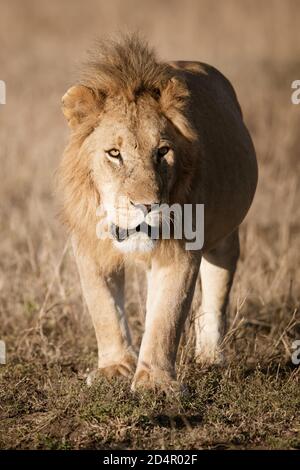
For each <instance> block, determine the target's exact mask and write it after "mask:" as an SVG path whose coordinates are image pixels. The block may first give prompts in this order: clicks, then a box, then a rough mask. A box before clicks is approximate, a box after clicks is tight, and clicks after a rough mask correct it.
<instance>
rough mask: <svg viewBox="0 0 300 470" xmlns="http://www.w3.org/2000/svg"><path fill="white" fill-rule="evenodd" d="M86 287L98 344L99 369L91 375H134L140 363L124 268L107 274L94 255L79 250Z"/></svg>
mask: <svg viewBox="0 0 300 470" xmlns="http://www.w3.org/2000/svg"><path fill="white" fill-rule="evenodd" d="M74 251H75V256H76V261H77V266H78V270H79V274H80V280H81V285H82V291H83V295H84V298H85V301H86V303H87V306H88V310H89V312H90V315H91V317H92V321H93V324H94V328H95V333H96V338H97V344H98V370H96V371H93V372H92V373H91V374H90V375H89V377H88V380H87V382H88V384H89V385H90V384H91V382H92V381H93V379H94V378H95V377H96V376H97V375H98V374H102V375H105V376H107V377H109V378H111V377H113V376H130V375H132V374H133V373H134V370H135V366H136V355H135V353H134V351H133V349H132V346H131V340H130V335H129V330H128V326H127V323H126V319H125V313H124V270H123V269H121V270H118V271H113V272H111V273H109V274H106V275H103V274H101V273H100V270H99V268H98V266H97V264H96V263H95V262H94V261H93V260H92V259H90V258H88V257H86V256H83V255H80V254H78V253H76V250H74Z"/></svg>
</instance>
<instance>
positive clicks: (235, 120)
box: [59, 36, 257, 388]
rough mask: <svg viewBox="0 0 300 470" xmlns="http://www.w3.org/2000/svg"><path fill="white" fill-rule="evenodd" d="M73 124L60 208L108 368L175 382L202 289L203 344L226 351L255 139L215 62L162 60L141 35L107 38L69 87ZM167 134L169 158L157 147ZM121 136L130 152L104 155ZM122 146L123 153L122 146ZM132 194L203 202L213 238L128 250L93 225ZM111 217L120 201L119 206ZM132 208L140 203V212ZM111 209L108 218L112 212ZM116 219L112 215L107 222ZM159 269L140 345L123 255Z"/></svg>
mask: <svg viewBox="0 0 300 470" xmlns="http://www.w3.org/2000/svg"><path fill="white" fill-rule="evenodd" d="M63 112H64V115H65V117H66V119H67V121H68V123H69V126H70V128H71V138H70V142H69V144H68V146H67V148H66V150H65V153H64V156H63V159H62V163H61V166H60V169H59V186H60V189H61V192H62V197H63V211H62V212H63V219H64V222H65V224H66V226H67V228H68V230H69V232H70V234H71V236H72V241H73V247H74V253H75V257H76V259H77V264H78V269H79V273H80V278H81V284H82V288H83V293H84V296H85V299H86V302H87V304H88V308H89V311H90V313H91V316H92V319H93V322H94V326H95V331H96V336H97V341H98V350H99V360H98V368H99V372H100V373H103V374H105V375H109V376H110V375H113V374H119V375H129V374H130V373H131V371H132V368H133V366H132V364H135V363H136V361H137V368H136V372H135V376H134V380H133V388H137V387H138V386H140V385H142V386H153V385H156V384H162V383H163V384H168V385H169V386H172V387H173V386H174V383H175V382H174V381H175V378H176V373H175V360H176V352H177V348H178V343H179V339H180V334H181V332H182V329H183V325H184V321H185V319H186V317H187V314H188V312H189V309H190V306H191V303H192V300H193V296H194V291H195V290H196V293H195V297H194V300H197V298H198V297H199V287H198V285H199V282H197V278H198V277H199V276H198V275H199V268H200V263H201V258H203V260H202V263H201V282H202V290H203V292H202V305H201V307H200V309H199V310H198V313H197V314H196V318H195V327H196V330H195V331H196V346H195V354H196V356H197V360H198V361H199V362H201V363H214V362H219V361H220V359H221V343H222V337H223V336H222V335H223V334H224V330H225V328H224V323H225V310H226V305H227V302H228V296H229V292H230V288H231V284H232V280H233V275H234V272H235V268H236V263H237V260H238V256H239V241H238V227H239V225H240V223H241V222H242V220H243V218H244V217H245V215H246V213H247V211H248V209H249V207H250V205H251V202H252V199H253V196H254V192H255V188H256V182H257V166H256V158H255V151H254V148H253V144H252V141H251V138H250V136H249V133H248V131H247V129H246V127H245V125H244V123H243V117H242V113H241V109H240V106H239V103H238V101H237V98H236V95H235V92H234V90H233V88H232V86H231V84H230V82H229V81H228V80H227V79H226V78H225V77H224V76H223V75H222V74H221V73H220V72H218V71H217V70H216V69H214V68H213V67H211V66H208V65H206V64H202V63H198V62H174V63H161V62H158V61H157V59H156V57H155V55H154V53H153V52H152V51H151V50H149V48H148V47H147V45H146V44H145V43H144V42H143V41H141V40H140V39H138V38H137V37H136V36H128V37H125V38H123V39H122V40H120V41H117V42H113V41H112V42H110V41H107V42H104V43H101V44H99V45H98V47H97V48H96V49H95V51H94V52H93V54H92V55H91V57H90V59H89V60H88V61H87V63H86V65H85V67H84V69H83V72H82V78H81V80H80V82H79V84H77V85H76V86H74V87H71V88H70V90H68V92H67V93H66V94H65V95H64V97H63ZM165 142H167V145H168V148H169V147H170V148H169V149H168V153H167V154H166V157H165V158H164V161H163V165H161V164H158V163H157V161H156V157H155V155H156V152H157V148H158V147H159V146H160V145H166V144H165ZM115 147H118V148H120V151H121V154H122V155H123V157H124V159H123V158H122V160H115V159H110V158H109V157H108V156H107V151H108V150H109V149H111V148H115ZM121 154H120V155H121ZM117 196H125V197H126V204H127V207H128V208H131V211H133V212H134V211H135V210H137V209H132V205H133V206H134V208H135V207H137V206H138V205H139V204H141V203H142V204H149V203H154V202H157V201H158V200H160V201H164V202H167V203H168V204H169V205H172V204H173V203H178V204H180V205H181V206H182V205H183V204H194V205H195V204H204V205H205V225H204V245H203V247H202V249H197V250H196V251H186V249H185V240H174V239H172V238H171V240H158V242H157V243H156V245H153V249H152V251H151V252H147V253H146V251H144V252H143V251H134V252H131V253H127V252H126V253H125V252H122V249H121V245H120V246H119V247H118V246H117V245H116V243H113V242H112V240H110V239H107V240H99V239H98V238H97V235H96V225H97V222H98V219H97V214H96V211H97V207H98V206H99V204H100V203H101V204H102V205H104V206H106V207H109V205H110V204H111V201H112V199H113V198H116V197H117ZM114 209H115V211H114V213H113V214H114V215H113V217H115V214H117V213H118V211H119V212H120V207H118V206H116V207H115V208H114ZM134 213H135V212H134ZM105 220H106V219H105ZM105 223H107V224H109V223H110V222H109V221H108V219H107V221H106V222H105ZM127 261H143V262H144V264H145V266H146V267H147V268H149V269H150V271H149V282H148V296H147V307H146V323H145V333H144V336H143V339H142V344H141V348H140V352H139V355H138V356H137V354H136V352H135V351H133V349H132V346H131V342H130V336H129V335H128V334H127V326H126V324H125V316H124V295H123V288H124V285H123V277H122V270H123V266H124V264H125V263H126V262H127Z"/></svg>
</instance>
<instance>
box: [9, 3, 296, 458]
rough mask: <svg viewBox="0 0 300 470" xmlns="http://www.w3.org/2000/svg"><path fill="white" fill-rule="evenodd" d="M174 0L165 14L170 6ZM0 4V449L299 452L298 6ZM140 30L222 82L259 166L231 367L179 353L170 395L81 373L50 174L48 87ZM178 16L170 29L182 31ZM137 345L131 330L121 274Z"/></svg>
mask: <svg viewBox="0 0 300 470" xmlns="http://www.w3.org/2000/svg"><path fill="white" fill-rule="evenodd" d="M169 5H170V6H171V13H170V10H169ZM0 8H1V11H0V44H1V47H0V64H1V71H0V79H1V80H5V81H6V83H7V104H6V105H5V106H0V142H1V147H0V162H1V185H0V197H1V206H0V226H1V242H0V339H4V340H5V341H6V343H7V348H8V363H7V365H6V366H0V367H1V368H0V387H1V388H0V447H1V448H43V449H44V448H148V449H150V448H167V449H169V448H219V447H225V448H232V447H233V448H237V447H239V448H257V447H258V448H299V447H300V435H299V430H300V421H299V405H300V396H299V377H300V376H299V369H297V368H295V367H291V366H290V357H291V344H292V341H293V339H295V338H297V337H298V338H299V335H300V315H299V298H300V276H299V264H300V250H299V248H300V244H299V231H300V222H299V221H300V206H299V195H300V194H299V192H300V191H299V185H298V180H299V173H300V171H299V163H298V159H299V151H300V134H299V126H300V106H299V107H297V106H293V105H292V104H291V101H290V84H291V82H292V81H293V80H295V79H299V78H300V77H299V75H300V61H299V59H297V58H298V57H300V55H299V52H300V40H299V39H300V37H299V36H300V32H299V26H298V24H297V22H298V18H299V14H300V1H299V0H294V1H293V0H291V1H285V2H282V1H280V0H278V1H276V0H268V1H266V2H263V3H262V2H260V1H258V0H257V1H250V0H249V1H248V0H242V1H240V0H236V1H228V2H218V1H212V0H208V1H192V0H191V1H186V2H184V4H183V3H182V2H180V1H179V0H178V1H175V0H174V1H169V2H158V1H152V2H151V5H150V6H148V4H147V3H146V2H141V1H133V0H128V1H126V2H123V1H121V0H120V1H115V0H111V1H110V2H104V1H96V0H95V1H94V0H86V1H85V2H80V1H78V0H75V1H68V0H65V1H64V2H59V1H58V0H56V1H52V2H39V1H33V0H30V1H26V2H22V1H21V0H20V1H17V0H14V1H13V0H10V1H9V0H4V1H3V2H1V7H0ZM124 23H125V24H126V27H127V29H137V28H139V29H140V30H141V31H143V32H144V33H145V34H146V35H147V36H148V38H149V40H150V41H151V42H152V44H153V45H154V46H156V47H157V49H158V51H159V52H160V56H161V57H163V58H172V59H173V58H187V59H200V60H203V61H207V62H210V63H212V64H214V65H215V66H217V67H219V68H221V69H222V71H223V72H225V74H227V76H228V77H229V78H230V79H231V80H232V82H233V83H234V85H235V87H236V89H237V91H238V94H239V97H240V101H241V104H242V107H243V110H244V114H245V119H246V121H247V123H248V125H249V127H250V129H251V132H252V135H253V138H254V141H255V145H256V148H257V153H258V157H259V166H260V183H259V187H258V191H257V196H256V199H255V203H254V205H253V207H252V209H251V211H250V214H249V216H248V218H247V221H246V222H245V223H244V225H243V230H242V259H241V261H240V264H239V269H238V273H237V276H236V280H235V284H234V289H233V292H232V296H231V304H230V318H231V329H230V332H229V335H228V336H227V340H226V350H227V357H228V359H229V363H228V365H227V366H226V367H225V369H222V370H214V369H212V370H206V371H201V370H199V369H197V368H195V367H194V366H193V365H192V364H187V363H186V361H185V362H183V361H182V357H183V356H180V360H179V372H180V375H181V377H183V378H185V380H186V381H188V382H189V384H190V387H189V392H188V393H187V394H186V395H185V396H183V397H181V398H179V399H178V400H177V401H176V400H175V402H174V400H172V402H169V401H168V400H166V398H165V397H163V396H157V395H156V396H155V395H151V394H147V395H145V396H142V397H135V396H131V395H130V394H129V393H128V384H127V383H126V382H125V383H124V382H122V383H119V382H115V383H114V384H112V385H111V384H108V383H107V382H105V381H103V382H102V383H101V382H100V383H99V384H98V385H97V386H96V387H94V388H92V389H91V390H87V389H86V387H85V384H84V374H85V373H86V369H87V367H92V366H94V365H95V363H96V344H95V338H94V334H93V330H92V327H91V323H90V319H89V317H88V315H87V312H86V308H85V306H84V304H83V301H82V297H81V293H80V290H79V284H78V278H77V273H76V269H75V265H74V261H73V259H72V255H71V253H70V250H69V247H68V246H66V245H65V243H66V239H65V234H64V232H63V230H62V229H61V227H60V225H59V223H58V221H57V218H56V211H57V209H56V203H55V196H54V192H53V174H54V171H55V168H56V166H57V164H58V161H59V158H60V155H61V153H62V150H63V147H64V145H65V143H66V138H67V129H66V126H65V123H64V120H63V118H62V116H61V113H60V109H59V103H60V97H61V96H62V94H63V93H64V91H65V90H66V89H67V87H68V86H69V85H70V84H71V83H72V67H73V65H74V63H76V62H77V61H79V60H80V59H81V58H82V57H83V55H84V51H85V49H86V47H87V46H88V45H89V44H90V41H91V38H93V37H94V36H95V35H96V34H99V33H101V34H104V33H109V32H111V31H115V30H117V29H123V24H124ZM180 25H181V26H180ZM128 281H129V282H128V284H129V291H128V296H127V306H128V311H129V313H130V320H131V325H132V328H133V329H134V332H135V338H136V341H138V338H139V336H140V333H141V330H142V325H141V322H140V319H139V316H138V302H137V300H136V295H135V294H136V287H137V283H138V282H139V279H138V278H137V277H135V276H134V275H132V273H128Z"/></svg>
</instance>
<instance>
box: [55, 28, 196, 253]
mask: <svg viewBox="0 0 300 470" xmlns="http://www.w3.org/2000/svg"><path fill="white" fill-rule="evenodd" d="M174 74H175V71H174V69H173V68H172V67H170V66H167V65H166V64H159V63H157V62H156V60H155V58H154V56H153V53H152V52H151V51H149V50H148V48H147V47H146V46H145V45H144V44H143V43H142V42H141V41H140V40H138V39H137V38H136V37H130V38H125V39H124V40H123V41H122V42H121V43H109V44H107V43H106V44H105V45H101V47H100V48H97V53H95V54H94V56H93V57H92V58H91V60H90V61H89V62H88V64H87V66H86V68H85V70H84V74H83V79H82V80H81V82H80V84H78V85H76V86H73V87H72V88H70V89H69V90H68V92H67V93H66V94H65V95H64V97H63V112H64V115H65V117H66V118H67V120H68V123H69V126H70V128H71V131H72V138H71V144H70V146H69V150H68V151H67V152H66V157H65V158H66V159H67V162H68V163H67V164H66V165H65V168H67V174H68V177H67V178H65V179H67V180H68V185H69V186H72V185H73V195H72V194H71V193H70V194H69V200H70V199H71V198H72V197H73V198H74V199H75V200H78V201H79V206H80V207H81V209H82V208H83V206H84V204H83V202H82V201H80V191H81V190H82V188H83V187H85V188H86V189H89V197H91V194H92V193H93V197H92V199H93V200H95V199H96V200H97V199H98V203H100V202H101V204H102V206H103V208H104V210H105V214H106V219H107V222H108V224H109V225H111V226H113V227H117V232H116V231H115V232H114V234H115V240H114V245H115V246H116V247H117V248H118V249H119V250H121V251H135V250H137V249H138V250H140V251H149V250H152V248H153V247H154V245H155V240H153V239H151V238H150V236H149V233H148V232H147V230H140V231H135V232H134V231H132V234H131V232H130V231H129V232H127V233H128V236H126V238H125V239H120V238H119V236H118V233H119V231H118V229H119V228H121V229H130V230H131V229H134V228H135V227H139V226H140V225H141V224H142V223H144V222H145V220H146V222H147V221H151V222H150V225H153V224H154V225H155V224H156V223H159V218H156V219H155V218H154V217H152V218H151V213H152V209H153V205H154V206H155V207H156V206H157V205H158V204H160V203H168V204H170V203H173V202H174V201H175V202H180V201H179V200H178V199H179V198H180V194H181V193H183V192H184V190H186V188H188V185H189V184H188V181H187V180H186V181H184V178H183V175H184V172H185V171H186V174H187V177H188V175H190V174H191V171H190V168H189V166H191V165H192V163H191V155H189V151H188V148H189V147H188V142H189V141H191V140H193V139H194V137H195V136H194V132H193V129H192V126H191V124H190V122H189V120H188V119H187V116H186V115H185V109H186V106H185V104H186V101H187V99H188V91H187V88H186V87H185V84H184V82H183V81H182V80H181V79H180V78H179V77H178V76H175V75H174ZM70 149H71V150H70ZM74 153H76V155H74ZM183 157H184V158H183ZM72 172H73V175H72V174H71V173H72ZM75 173H76V174H77V176H75ZM79 174H80V178H78V175H79ZM179 174H180V175H181V187H180V185H179V181H178V180H179V178H178V175H179ZM72 178H73V182H72ZM74 180H76V182H77V185H76V184H75V181H74ZM79 182H80V183H79ZM80 184H81V186H80ZM182 184H184V188H185V189H184V188H182ZM86 189H85V191H84V192H82V197H86V194H87V191H86ZM179 193H180V194H179ZM73 204H74V202H73ZM86 204H87V203H86ZM141 206H143V207H141ZM145 208H146V209H145ZM87 212H88V211H87ZM78 216H79V214H78V211H77V217H78ZM81 218H84V219H86V214H82V216H81ZM93 220H94V219H93ZM81 222H82V221H81ZM78 223H79V222H77V225H78ZM88 223H89V224H90V223H91V221H89V222H88ZM73 225H74V224H73Z"/></svg>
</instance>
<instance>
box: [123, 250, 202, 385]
mask: <svg viewBox="0 0 300 470" xmlns="http://www.w3.org/2000/svg"><path fill="white" fill-rule="evenodd" d="M199 264H200V256H199V255H193V256H191V255H189V254H188V253H180V254H178V256H177V257H176V260H170V262H169V263H168V264H167V265H163V266H162V265H160V264H159V262H158V261H157V260H154V261H153V264H152V269H151V273H150V276H149V285H148V296H147V312H146V322H145V332H144V336H143V339H142V344H141V348H140V354H139V359H138V365H137V370H136V373H135V376H134V380H133V384H132V389H133V390H135V389H137V388H138V387H140V386H142V387H146V388H149V387H150V388H153V387H155V386H156V385H158V386H161V387H165V386H172V385H175V386H176V373H175V361H176V354H177V349H178V344H179V340H180V335H181V332H182V329H183V325H184V322H185V319H186V316H187V314H188V311H189V308H190V304H191V300H192V297H193V293H194V287H195V282H196V278H197V274H198V271H199Z"/></svg>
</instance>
